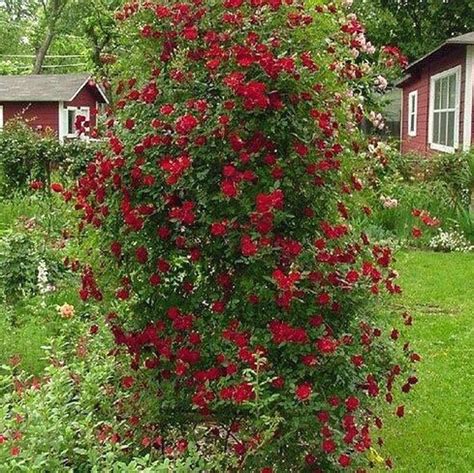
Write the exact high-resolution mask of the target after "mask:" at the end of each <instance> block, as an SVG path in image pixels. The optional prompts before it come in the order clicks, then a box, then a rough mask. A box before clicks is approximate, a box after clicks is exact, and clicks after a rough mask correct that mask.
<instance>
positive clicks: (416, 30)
mask: <svg viewBox="0 0 474 473" xmlns="http://www.w3.org/2000/svg"><path fill="white" fill-rule="evenodd" d="M354 8H355V11H356V12H357V13H358V14H359V16H360V17H361V18H362V20H363V21H364V23H365V25H366V27H367V33H368V36H369V38H370V39H371V40H372V41H373V42H374V43H375V44H376V45H383V44H396V45H398V46H400V48H401V49H402V51H403V52H404V53H405V54H406V55H407V56H408V57H409V58H410V59H411V60H413V59H416V58H418V57H421V56H423V55H424V54H426V53H428V52H429V51H431V50H433V49H434V48H436V47H437V46H438V45H439V44H441V43H442V42H443V41H445V40H446V39H448V38H449V37H452V36H456V35H459V34H463V33H467V32H469V31H472V30H474V6H473V3H472V0H355V2H354Z"/></svg>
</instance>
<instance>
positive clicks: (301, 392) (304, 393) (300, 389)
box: [295, 383, 313, 401]
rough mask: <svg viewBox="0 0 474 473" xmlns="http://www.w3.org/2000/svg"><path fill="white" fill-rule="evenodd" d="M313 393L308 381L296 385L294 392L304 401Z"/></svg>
mask: <svg viewBox="0 0 474 473" xmlns="http://www.w3.org/2000/svg"><path fill="white" fill-rule="evenodd" d="M312 393H313V388H312V386H311V384H309V383H303V384H299V385H298V386H296V389H295V394H296V397H297V398H298V400H300V401H306V400H308V399H309V398H310V396H311V394H312Z"/></svg>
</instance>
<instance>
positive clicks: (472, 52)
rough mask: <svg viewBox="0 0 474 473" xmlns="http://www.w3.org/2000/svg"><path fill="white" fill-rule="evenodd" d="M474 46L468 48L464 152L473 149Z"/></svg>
mask: <svg viewBox="0 0 474 473" xmlns="http://www.w3.org/2000/svg"><path fill="white" fill-rule="evenodd" d="M473 76H474V45H472V44H468V45H467V46H466V77H465V80H464V128H463V146H462V149H463V150H464V151H469V149H470V148H471V144H472V143H471V139H472V119H473V117H472V89H473V87H474V78H473Z"/></svg>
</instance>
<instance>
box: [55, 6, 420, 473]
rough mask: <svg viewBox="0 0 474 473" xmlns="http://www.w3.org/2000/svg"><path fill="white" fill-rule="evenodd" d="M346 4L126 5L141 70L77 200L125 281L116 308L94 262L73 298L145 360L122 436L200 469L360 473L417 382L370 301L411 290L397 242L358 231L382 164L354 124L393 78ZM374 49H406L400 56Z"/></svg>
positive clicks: (129, 385)
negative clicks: (376, 167) (199, 464)
mask: <svg viewBox="0 0 474 473" xmlns="http://www.w3.org/2000/svg"><path fill="white" fill-rule="evenodd" d="M349 3H350V2H348V1H337V2H331V3H329V2H323V5H320V6H317V7H306V6H305V5H304V4H303V2H300V1H294V2H290V1H288V2H284V3H283V2H280V1H278V0H277V1H273V0H270V1H256V0H250V1H244V0H224V1H202V0H194V1H184V2H166V3H159V2H140V3H138V2H130V3H128V4H127V5H126V6H125V7H124V9H123V10H122V11H121V12H120V13H119V14H118V15H117V17H118V19H119V20H122V21H124V23H125V26H124V28H125V29H126V33H125V34H124V35H123V36H124V38H125V39H129V40H130V42H129V43H127V44H126V47H124V49H126V50H127V56H126V58H125V63H121V62H120V61H119V63H118V64H122V66H121V67H122V70H126V71H128V72H130V71H131V72H132V74H133V77H129V78H125V79H124V80H123V81H122V82H121V84H119V87H118V90H117V93H118V95H119V99H118V101H117V110H118V112H117V116H116V117H115V118H114V120H110V121H109V123H108V125H109V128H108V132H107V136H108V140H109V151H108V152H107V153H104V154H99V155H98V157H97V159H96V161H95V162H94V163H92V164H90V165H89V166H88V168H87V172H86V174H85V175H84V176H83V177H82V178H81V179H80V180H79V185H78V188H77V189H76V190H75V205H76V208H78V209H81V210H82V211H83V215H84V220H85V222H86V223H90V224H92V225H93V226H95V227H97V228H98V229H99V231H100V234H101V238H102V241H101V246H102V251H103V258H102V260H101V262H100V263H102V264H99V265H98V269H99V270H102V269H103V268H102V266H103V265H104V263H106V266H107V267H108V268H111V267H113V268H115V269H114V271H115V274H116V281H115V284H116V285H115V287H114V288H112V290H114V291H115V297H114V300H113V301H112V302H107V301H109V298H108V297H104V296H106V295H110V293H109V291H110V289H111V288H110V284H108V285H107V287H105V288H101V287H100V280H99V281H98V280H96V277H95V274H94V271H93V268H91V267H86V268H85V270H84V273H83V277H82V288H81V292H80V294H81V297H82V299H83V300H84V301H88V302H93V301H101V300H104V301H105V302H106V303H105V304H104V311H110V312H109V313H108V320H109V322H110V324H111V326H112V332H113V334H114V337H115V342H116V344H117V356H118V358H119V359H120V356H119V355H120V354H122V355H127V353H128V354H129V355H130V356H131V367H132V368H133V369H134V372H133V373H132V374H128V375H126V376H124V377H123V378H122V380H121V387H122V389H124V390H126V391H127V392H128V393H129V394H128V396H126V397H124V398H123V399H121V400H120V401H119V402H120V406H121V413H122V417H123V419H124V421H125V422H127V423H128V424H129V425H134V427H135V428H134V430H133V432H132V433H131V435H130V436H129V437H127V439H123V440H121V441H119V442H118V443H123V444H127V445H128V444H131V445H135V446H142V447H143V449H144V450H145V451H155V450H156V448H157V447H158V449H159V452H160V453H161V454H162V455H164V456H165V457H174V456H185V455H186V452H187V450H188V446H190V445H194V446H196V448H198V450H199V452H200V455H201V458H202V459H204V460H205V462H206V465H207V468H205V469H206V470H209V471H229V470H231V471H232V470H236V471H237V470H238V471H261V472H265V473H266V472H270V471H304V470H305V469H306V470H308V471H335V470H338V469H340V468H349V467H350V468H354V469H357V468H364V467H365V466H367V465H368V464H370V463H371V462H373V459H374V458H375V457H374V454H373V452H372V453H371V448H372V447H373V446H374V444H375V438H376V436H377V434H374V433H373V429H374V428H375V429H377V428H379V427H381V425H382V420H381V418H380V417H379V414H380V412H381V411H380V409H379V406H378V404H379V403H378V401H377V400H378V398H380V397H385V398H386V400H387V401H388V402H390V403H391V402H394V401H393V398H394V395H395V394H396V392H397V391H399V390H400V386H401V385H402V386H403V387H402V388H401V390H402V391H403V392H405V393H406V392H408V391H410V389H411V387H412V386H413V385H414V384H415V383H416V381H417V379H416V377H415V376H414V375H413V373H412V371H411V368H410V366H411V365H410V363H411V362H414V361H417V360H418V359H419V357H418V355H417V354H416V353H413V352H412V350H411V349H410V348H409V345H408V344H406V345H405V346H404V350H403V352H404V355H405V356H404V357H400V358H399V357H397V356H395V354H396V353H399V354H401V352H402V348H401V347H402V346H403V344H400V348H399V349H398V348H397V346H398V345H399V343H400V341H401V338H400V333H399V331H398V330H397V329H392V328H390V329H388V328H386V327H381V326H379V325H378V323H379V321H378V317H377V301H378V297H379V296H378V294H379V293H386V292H388V293H397V292H399V290H400V288H399V287H398V286H397V284H396V281H395V278H396V272H394V271H393V270H391V269H390V264H391V261H392V251H391V249H390V248H389V247H386V246H381V245H371V243H370V241H369V239H368V238H367V235H366V234H365V233H362V234H360V233H359V231H358V230H355V229H354V227H353V226H351V221H352V218H353V217H354V216H356V215H358V214H359V213H360V212H365V211H366V209H365V208H364V207H363V206H360V205H359V204H358V203H357V201H355V200H353V196H354V195H355V194H357V193H358V192H359V191H361V190H362V188H363V187H364V182H363V177H364V175H365V174H366V170H367V166H370V165H372V163H371V162H369V161H368V160H365V159H364V157H363V156H364V155H363V153H362V151H363V149H364V146H365V145H366V143H365V142H364V139H363V137H362V136H361V135H360V133H359V132H358V131H357V129H358V125H359V124H360V122H361V121H362V119H363V117H364V115H365V114H366V115H367V116H368V117H369V118H370V117H372V116H374V117H376V116H377V115H376V114H375V115H372V114H370V113H369V112H370V111H369V110H367V111H365V110H364V108H363V106H362V97H363V95H364V94H366V93H368V91H370V90H371V89H372V87H373V86H374V85H376V86H378V85H377V84H380V83H382V81H381V80H380V78H377V75H378V74H379V73H380V70H379V69H377V67H376V66H373V67H372V66H371V65H370V63H371V62H372V59H371V56H372V55H373V54H374V51H373V48H372V46H371V45H370V44H369V43H368V42H367V41H366V40H365V37H364V30H363V27H362V26H361V25H360V23H359V22H358V21H357V19H356V18H355V17H354V16H352V15H348V12H347V10H346V9H345V5H347V4H349ZM380 59H381V65H382V67H383V68H384V70H386V69H388V68H389V67H390V66H393V65H394V64H396V63H398V62H400V63H403V62H404V61H403V58H402V57H401V56H400V54H399V52H398V50H397V49H396V48H385V49H384V50H383V51H382V52H381V53H380ZM123 64H125V65H123ZM365 112H367V113H365ZM64 194H65V197H66V199H69V198H70V194H69V192H65V193H64ZM405 321H406V323H407V324H409V323H410V318H409V316H408V315H407V316H406V320H405ZM122 359H123V358H122ZM402 360H406V361H402ZM405 368H407V370H406V369H405ZM394 411H396V413H397V415H399V416H402V415H403V412H404V410H403V405H398V407H394ZM117 448H118V446H117ZM388 464H390V461H389V460H388Z"/></svg>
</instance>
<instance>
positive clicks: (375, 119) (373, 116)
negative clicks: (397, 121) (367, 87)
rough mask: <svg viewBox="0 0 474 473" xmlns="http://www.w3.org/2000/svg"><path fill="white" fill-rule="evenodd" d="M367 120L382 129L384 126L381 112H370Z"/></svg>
mask: <svg viewBox="0 0 474 473" xmlns="http://www.w3.org/2000/svg"><path fill="white" fill-rule="evenodd" d="M369 120H370V122H371V123H372V125H374V127H375V128H377V129H379V130H383V129H384V128H385V122H384V120H383V116H382V114H381V113H375V112H374V111H372V112H370V114H369Z"/></svg>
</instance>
